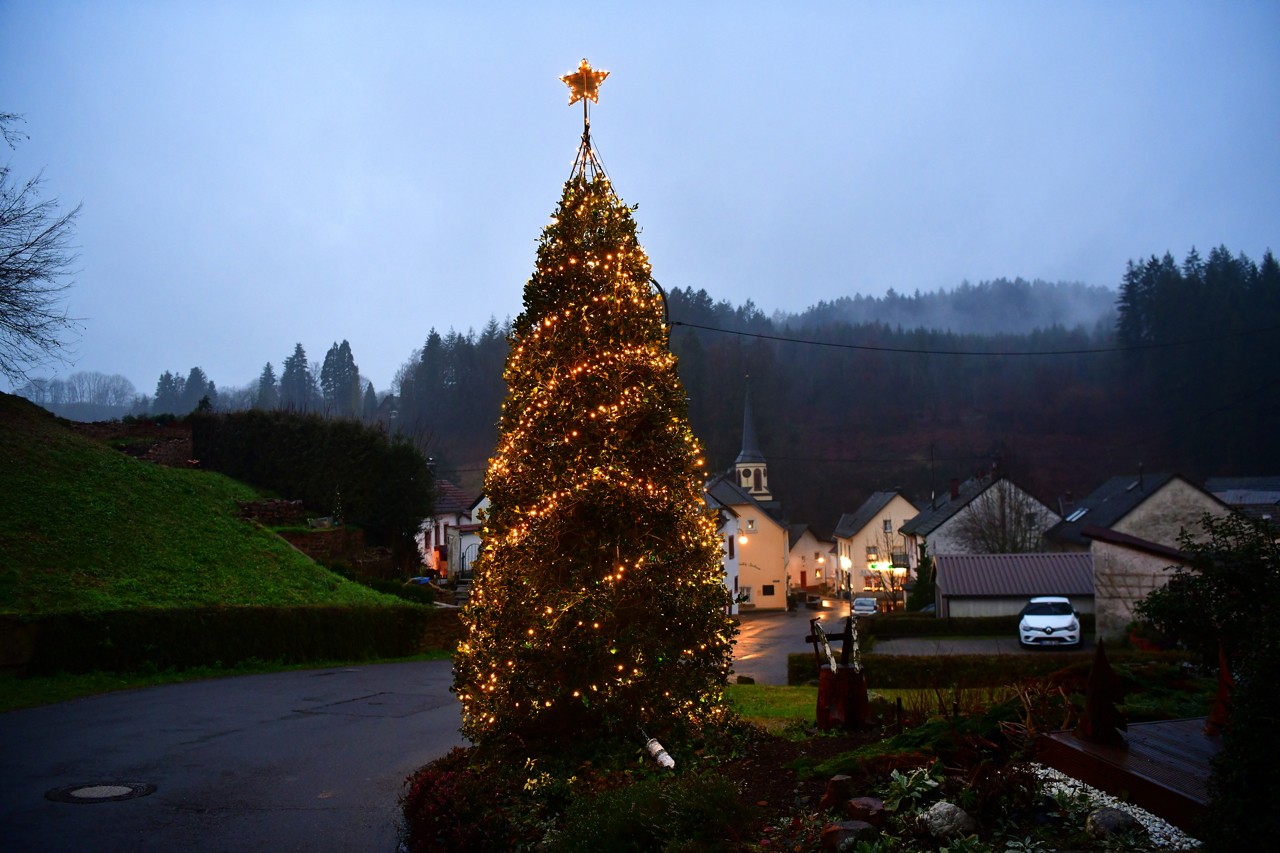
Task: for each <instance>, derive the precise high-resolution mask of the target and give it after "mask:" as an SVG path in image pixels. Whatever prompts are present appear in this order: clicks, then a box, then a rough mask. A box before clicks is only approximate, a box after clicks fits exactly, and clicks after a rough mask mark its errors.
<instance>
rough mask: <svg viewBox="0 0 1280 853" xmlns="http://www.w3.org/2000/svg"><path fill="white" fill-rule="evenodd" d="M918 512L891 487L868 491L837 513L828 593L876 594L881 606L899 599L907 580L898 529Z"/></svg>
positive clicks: (854, 595) (900, 536)
mask: <svg viewBox="0 0 1280 853" xmlns="http://www.w3.org/2000/svg"><path fill="white" fill-rule="evenodd" d="M917 515H919V510H918V509H917V508H916V507H915V505H914V504H912V503H911V501H909V500H907V499H906V498H904V497H903V496H902V495H901V494H899V493H898V492H896V491H890V492H874V493H873V494H872V495H871V497H869V498H867V499H866V500H865V501H863V503H862V506H860V507H858V509H857V511H855V512H852V513H845V514H844V515H841V516H840V521H839V522H838V523H837V524H836V529H835V532H834V533H833V534H832V537H833V538H834V539H835V541H836V555H835V556H836V560H835V562H836V565H835V566H834V567H833V568H834V569H835V570H836V571H835V576H834V578H832V580H833V584H832V591H833V592H834V593H835V594H838V595H839V594H845V595H846V597H852V598H858V597H863V598H876V599H879V600H881V601H882V602H885V604H884V605H883V606H884V607H885V608H886V609H890V608H892V607H894V606H897V605H900V604H901V603H902V601H903V600H904V597H903V595H902V594H901V592H902V587H903V584H904V583H906V581H907V580H908V578H909V574H908V568H909V567H908V561H907V545H906V539H905V538H904V537H903V536H902V534H900V533H899V532H898V531H899V529H900V528H901V527H902V526H903V525H904V524H906V523H907V522H908V521H909V520H911V519H912V518H914V517H915V516H917Z"/></svg>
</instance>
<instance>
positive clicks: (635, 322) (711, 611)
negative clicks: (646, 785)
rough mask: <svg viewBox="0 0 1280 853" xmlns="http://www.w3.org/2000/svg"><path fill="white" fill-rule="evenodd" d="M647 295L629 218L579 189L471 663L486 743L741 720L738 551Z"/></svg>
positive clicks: (540, 283)
mask: <svg viewBox="0 0 1280 853" xmlns="http://www.w3.org/2000/svg"><path fill="white" fill-rule="evenodd" d="M650 281H651V279H650V275H649V263H648V260H647V259H646V257H645V254H644V251H643V249H641V248H640V246H639V245H638V244H637V242H636V226H635V223H634V221H633V220H632V218H631V211H630V209H629V208H627V207H626V206H625V205H623V204H622V202H621V201H620V200H619V199H618V198H617V197H616V196H615V195H614V193H613V190H612V188H611V187H610V186H609V183H608V181H607V180H606V179H604V178H603V177H597V178H594V179H592V178H587V177H585V176H583V175H581V174H578V175H575V176H574V177H573V178H571V179H570V180H569V181H568V183H566V185H565V188H564V194H563V196H562V198H561V201H560V205H559V207H558V209H557V210H556V212H555V214H554V216H553V218H552V221H551V224H550V225H548V226H547V227H546V228H545V229H544V230H543V233H542V239H541V243H540V245H539V248H538V258H537V268H536V271H535V273H534V275H533V277H532V278H531V279H530V280H529V282H528V284H527V285H526V287H525V293H524V311H523V313H522V314H521V315H520V317H519V318H518V319H517V320H516V322H515V324H514V327H513V330H512V334H511V344H512V350H511V355H510V357H509V359H508V361H507V366H506V371H505V378H506V380H507V383H508V386H509V388H510V394H509V396H508V398H507V402H506V403H505V405H504V407H503V413H502V422H501V439H500V441H499V445H498V448H497V451H496V453H495V455H494V457H493V459H492V460H491V463H490V467H489V471H488V475H487V477H486V479H485V494H486V495H487V496H488V497H489V499H490V501H491V506H490V509H489V514H488V518H487V519H486V521H485V522H484V525H485V526H484V529H483V547H482V550H481V553H480V557H479V560H478V561H477V563H476V564H475V586H474V591H473V594H472V599H471V603H470V605H469V606H468V607H467V609H466V610H465V611H464V615H463V621H464V623H465V624H466V626H467V627H468V628H469V631H470V634H469V636H468V638H467V640H466V641H465V642H463V643H462V644H460V645H459V650H458V654H457V657H456V658H455V687H454V689H455V690H456V691H457V693H458V695H459V698H460V699H461V700H462V702H463V707H464V724H463V733H464V734H465V735H466V736H467V737H469V738H470V739H471V740H473V741H474V742H476V743H478V744H480V745H483V746H489V745H497V746H501V745H503V744H508V745H509V744H513V743H523V744H524V745H526V746H535V745H537V746H544V747H552V746H555V745H561V746H563V744H564V743H565V742H566V740H567V739H569V738H572V739H574V740H581V739H584V738H586V739H590V738H592V737H599V736H603V735H607V734H610V733H611V734H613V735H616V736H621V737H625V738H635V737H637V736H638V734H639V732H638V727H639V726H647V727H648V728H649V730H650V731H651V732H657V731H663V730H667V729H668V728H669V727H671V726H676V725H680V724H682V723H693V724H699V723H702V722H706V721H708V720H710V719H712V718H714V717H715V716H716V715H717V714H719V713H722V712H723V711H724V707H725V706H724V704H723V702H724V699H723V689H724V685H725V683H726V679H727V674H728V669H729V663H730V657H731V650H732V645H731V644H732V636H733V633H734V628H733V624H732V622H731V620H730V618H729V617H728V616H727V614H726V605H728V603H729V598H728V595H727V593H726V590H725V587H724V584H723V581H722V578H721V568H720V558H721V542H720V539H719V537H718V536H717V534H716V532H715V525H714V523H713V521H712V519H711V518H710V517H709V515H708V514H707V512H706V511H705V510H704V508H703V504H702V495H701V485H702V476H701V474H702V468H701V467H700V466H702V464H703V460H702V458H701V448H700V446H699V445H698V442H697V440H696V439H695V438H694V436H693V434H692V432H690V430H689V427H688V424H687V421H686V410H685V395H684V390H683V389H682V388H681V386H680V382H679V379H678V378H677V375H676V360H675V358H674V356H672V355H671V353H670V352H668V350H667V346H666V328H665V326H664V323H663V308H662V301H661V299H660V298H659V297H658V295H657V294H656V293H654V292H653V291H652V290H651V288H650V286H649V285H650ZM431 346H432V343H431V340H430V339H429V340H428V346H427V348H426V350H425V351H424V361H426V360H427V356H430V355H431V352H430V350H431Z"/></svg>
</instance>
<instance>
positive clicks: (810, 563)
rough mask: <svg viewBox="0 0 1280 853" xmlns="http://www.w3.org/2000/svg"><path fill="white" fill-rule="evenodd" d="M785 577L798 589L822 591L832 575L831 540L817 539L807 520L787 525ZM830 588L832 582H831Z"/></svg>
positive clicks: (833, 569) (826, 587)
mask: <svg viewBox="0 0 1280 853" xmlns="http://www.w3.org/2000/svg"><path fill="white" fill-rule="evenodd" d="M787 542H788V546H789V547H788V550H787V577H788V578H789V579H790V582H791V587H792V588H793V589H796V590H799V591H801V592H818V593H821V592H825V591H826V590H827V589H828V581H829V580H831V579H833V578H834V577H835V567H834V562H835V561H834V560H832V559H831V543H830V542H824V541H823V540H821V539H819V538H818V537H817V535H816V534H815V533H814V532H813V530H812V529H811V528H810V527H809V525H807V524H791V525H788V526H787ZM832 588H834V585H832Z"/></svg>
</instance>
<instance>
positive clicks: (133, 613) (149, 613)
mask: <svg viewBox="0 0 1280 853" xmlns="http://www.w3.org/2000/svg"><path fill="white" fill-rule="evenodd" d="M24 627H25V629H26V630H28V631H30V629H31V628H34V631H33V632H31V633H32V634H33V635H34V640H33V649H32V656H31V659H30V661H29V662H28V663H27V664H26V665H25V666H24V668H23V671H24V673H25V674H29V675H44V674H50V673H54V672H57V671H59V670H63V671H66V672H93V671H97V670H106V671H114V672H133V671H139V670H146V671H152V670H153V669H154V670H165V669H168V668H170V667H173V668H175V669H185V668H188V667H194V666H223V667H230V666H235V665H236V664H238V663H240V662H241V661H246V660H251V659H257V660H262V661H279V662H282V663H308V662H311V661H325V660H353V659H361V658H381V657H404V656H407V655H413V654H418V653H419V652H422V651H425V650H426V649H429V648H440V647H445V646H447V645H449V644H450V643H452V642H453V641H454V640H456V639H457V638H458V637H459V636H461V626H460V623H459V621H458V616H457V611H456V610H455V611H449V610H437V609H436V608H428V607H420V606H417V605H412V604H404V605H395V606H391V607H381V606H360V607H331V606H319V607H315V606H310V607H270V606H257V607H250V606H246V607H198V608H154V609H148V610H115V611H105V612H99V613H60V614H54V615H50V616H45V617H41V618H38V619H36V620H34V621H31V622H29V623H27V625H26V626H24Z"/></svg>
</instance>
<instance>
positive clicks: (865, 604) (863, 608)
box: [853, 598, 880, 616]
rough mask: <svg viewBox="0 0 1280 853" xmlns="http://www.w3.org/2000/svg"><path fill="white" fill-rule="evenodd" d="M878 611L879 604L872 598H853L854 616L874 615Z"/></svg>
mask: <svg viewBox="0 0 1280 853" xmlns="http://www.w3.org/2000/svg"><path fill="white" fill-rule="evenodd" d="M879 612H880V606H879V604H877V603H876V600H875V599H874V598H855V599H854V600H853V615H854V616H875V615H876V614H877V613H879Z"/></svg>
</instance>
